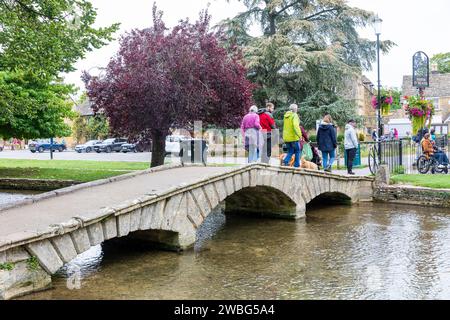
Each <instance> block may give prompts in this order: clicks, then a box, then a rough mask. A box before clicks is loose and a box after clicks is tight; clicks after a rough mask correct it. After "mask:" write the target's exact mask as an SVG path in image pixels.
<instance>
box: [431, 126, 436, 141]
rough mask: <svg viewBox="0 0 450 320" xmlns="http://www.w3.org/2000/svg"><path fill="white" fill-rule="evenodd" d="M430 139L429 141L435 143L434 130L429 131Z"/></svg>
mask: <svg viewBox="0 0 450 320" xmlns="http://www.w3.org/2000/svg"><path fill="white" fill-rule="evenodd" d="M430 139H431V141H434V142H436V130H435V129H434V128H431V130H430Z"/></svg>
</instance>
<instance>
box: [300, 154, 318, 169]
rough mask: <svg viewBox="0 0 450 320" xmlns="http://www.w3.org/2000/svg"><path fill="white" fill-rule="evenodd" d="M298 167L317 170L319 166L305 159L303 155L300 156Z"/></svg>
mask: <svg viewBox="0 0 450 320" xmlns="http://www.w3.org/2000/svg"><path fill="white" fill-rule="evenodd" d="M300 168H302V169H309V170H319V167H318V166H317V164H315V163H313V162H310V161H306V159H305V157H302V159H301V166H300Z"/></svg>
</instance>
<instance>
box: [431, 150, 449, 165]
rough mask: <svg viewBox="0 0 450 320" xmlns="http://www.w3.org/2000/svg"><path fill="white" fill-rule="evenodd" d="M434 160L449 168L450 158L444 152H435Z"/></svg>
mask: <svg viewBox="0 0 450 320" xmlns="http://www.w3.org/2000/svg"><path fill="white" fill-rule="evenodd" d="M434 158H435V159H436V161H437V162H438V163H439V164H441V165H444V166H448V157H447V155H446V154H445V153H444V152H435V153H434Z"/></svg>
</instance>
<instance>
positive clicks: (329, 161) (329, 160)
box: [322, 150, 336, 169]
mask: <svg viewBox="0 0 450 320" xmlns="http://www.w3.org/2000/svg"><path fill="white" fill-rule="evenodd" d="M335 158H336V155H335V151H334V150H333V151H331V152H329V151H322V160H323V168H324V169H328V167H330V168H331V167H333V164H334V159H335Z"/></svg>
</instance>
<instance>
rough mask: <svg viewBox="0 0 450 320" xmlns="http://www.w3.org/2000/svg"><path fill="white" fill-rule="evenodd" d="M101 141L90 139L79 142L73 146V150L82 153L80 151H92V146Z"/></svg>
mask: <svg viewBox="0 0 450 320" xmlns="http://www.w3.org/2000/svg"><path fill="white" fill-rule="evenodd" d="M101 143H102V141H101V140H90V141H88V142H86V143H85V144H79V145H77V146H76V147H75V151H76V152H78V153H82V152H86V153H89V152H92V151H94V146H96V145H98V144H101Z"/></svg>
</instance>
